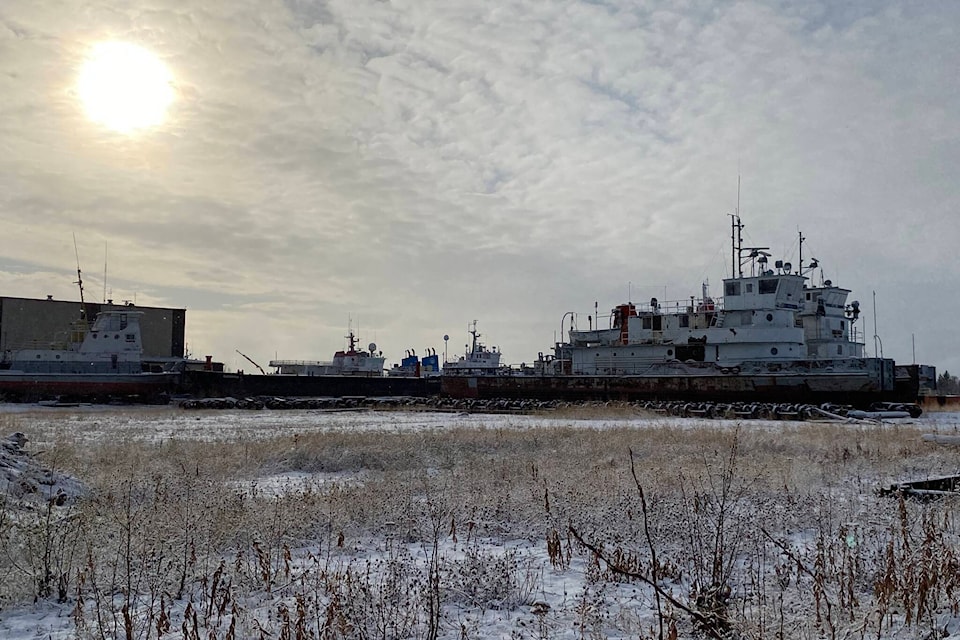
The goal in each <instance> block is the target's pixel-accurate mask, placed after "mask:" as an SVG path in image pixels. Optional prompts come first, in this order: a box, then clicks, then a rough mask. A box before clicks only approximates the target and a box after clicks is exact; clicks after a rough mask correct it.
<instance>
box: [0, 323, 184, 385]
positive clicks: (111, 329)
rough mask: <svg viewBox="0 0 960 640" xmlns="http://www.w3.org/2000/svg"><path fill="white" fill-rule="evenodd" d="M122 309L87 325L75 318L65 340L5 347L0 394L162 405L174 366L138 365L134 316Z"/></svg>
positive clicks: (174, 376)
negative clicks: (133, 401)
mask: <svg viewBox="0 0 960 640" xmlns="http://www.w3.org/2000/svg"><path fill="white" fill-rule="evenodd" d="M142 315H143V313H142V312H140V311H135V310H133V309H131V308H130V307H129V306H128V307H122V308H118V309H106V310H103V311H101V312H100V313H98V314H97V317H96V319H95V320H94V322H93V324H92V325H91V324H89V323H88V322H87V320H86V319H85V318H84V317H83V316H82V315H81V318H80V320H79V321H77V322H76V323H74V325H73V327H71V330H70V332H69V335H68V337H67V339H66V340H65V342H63V343H61V344H54V345H48V346H44V347H42V348H37V347H32V348H22V349H11V350H9V351H6V352H4V354H3V357H2V359H0V396H3V397H4V398H5V399H7V400H27V401H29V400H47V399H60V400H68V399H69V400H89V401H103V400H128V401H129V400H135V401H138V402H152V401H162V400H164V399H166V398H167V397H168V394H170V393H172V392H173V391H174V390H175V387H176V384H177V382H178V381H179V376H180V373H179V371H177V370H176V369H177V367H176V363H171V364H170V365H168V368H167V369H166V370H164V369H162V368H161V367H159V366H150V365H147V364H146V363H144V362H143V360H142V355H143V346H142V341H141V332H140V318H141V316H142Z"/></svg>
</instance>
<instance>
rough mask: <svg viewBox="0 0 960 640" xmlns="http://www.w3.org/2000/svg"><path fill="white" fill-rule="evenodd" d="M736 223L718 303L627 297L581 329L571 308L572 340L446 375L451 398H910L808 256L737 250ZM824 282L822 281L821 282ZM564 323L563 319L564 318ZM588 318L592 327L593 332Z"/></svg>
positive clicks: (735, 219)
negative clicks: (508, 364) (525, 362)
mask: <svg viewBox="0 0 960 640" xmlns="http://www.w3.org/2000/svg"><path fill="white" fill-rule="evenodd" d="M743 228H744V225H743V224H742V223H741V222H740V218H739V216H738V215H732V216H731V243H732V245H733V246H732V248H731V271H732V276H731V277H730V278H726V279H724V281H723V297H722V299H714V298H712V297H711V296H710V295H709V292H708V288H707V285H706V284H704V285H703V288H702V292H701V296H700V298H699V299H697V298H696V297H695V296H691V297H690V298H689V299H687V300H683V301H675V302H661V301H659V300H657V299H656V298H652V299H651V300H650V302H649V304H635V303H633V302H629V301H628V302H626V303H623V304H620V305H617V306H616V307H614V308H613V309H612V310H611V312H610V315H609V316H608V317H607V318H606V320H607V323H606V324H607V326H606V327H603V328H601V326H600V325H601V318H600V317H599V315H597V312H596V310H595V311H594V315H593V316H590V317H588V329H586V330H584V329H579V328H578V326H577V324H578V317H577V314H575V313H572V312H570V313H567V314H565V315H564V317H563V321H562V322H561V333H562V329H563V328H564V327H566V326H567V325H566V322H567V321H569V330H568V333H567V336H568V339H567V341H565V342H558V343H556V344H555V345H554V348H553V354H551V355H546V356H544V355H542V354H541V356H540V357H539V359H538V361H537V362H535V363H534V366H532V367H523V368H520V369H507V373H508V375H498V376H484V375H474V376H466V375H459V372H454V374H455V375H447V371H444V376H443V379H442V385H441V388H442V392H443V393H444V394H446V395H450V396H453V397H479V398H485V397H486V398H498V397H499V398H504V397H507V398H539V399H550V398H558V399H621V400H641V399H650V400H691V401H714V402H757V401H760V402H802V403H822V402H836V403H839V404H850V405H861V406H862V405H869V404H871V403H873V402H875V401H881V400H882V401H897V402H913V401H915V400H916V393H915V390H912V391H911V390H910V389H905V388H903V387H902V386H900V387H898V386H897V384H896V377H897V376H896V373H895V363H894V361H893V360H892V359H888V358H877V357H873V358H867V357H864V344H863V340H862V334H860V333H858V331H857V330H856V328H855V323H856V321H857V319H858V318H859V315H860V306H859V303H858V302H857V301H854V302H851V303H849V304H847V302H846V299H847V295H848V294H849V293H850V291H849V290H847V289H842V288H840V287H837V286H834V285H833V283H832V282H831V281H830V280H822V281H821V284H820V285H818V286H812V287H811V286H808V285H807V281H808V280H809V277H808V276H809V275H810V274H812V272H813V271H814V269H816V268H817V267H818V266H819V265H818V263H817V261H816V260H811V261H810V262H809V263H807V264H804V263H803V257H802V256H803V254H802V241H803V237H802V236H801V254H800V261H799V265H798V267H797V268H796V269H794V267H793V265H791V264H790V263H789V262H784V261H781V260H777V261H775V262H774V263H773V265H772V266H771V264H770V260H769V257H770V255H771V254H770V253H769V252H768V251H767V249H768V247H744V246H743V242H742V230H743ZM821 278H822V275H821ZM568 319H569V320H568ZM594 322H595V323H596V326H594Z"/></svg>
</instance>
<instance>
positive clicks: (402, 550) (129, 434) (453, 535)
mask: <svg viewBox="0 0 960 640" xmlns="http://www.w3.org/2000/svg"><path fill="white" fill-rule="evenodd" d="M14 432H22V433H24V434H25V435H26V437H27V439H28V442H27V444H26V445H25V446H24V448H23V451H24V452H27V453H29V454H30V455H29V456H20V457H19V458H16V457H15V456H14V457H11V456H10V455H8V456H7V458H5V459H4V460H5V464H6V468H7V469H8V474H7V476H6V478H7V481H8V484H9V483H12V482H13V481H14V480H15V481H16V485H17V486H19V487H21V488H20V489H19V490H14V489H13V484H9V486H8V491H7V495H8V498H7V499H6V500H5V501H4V503H3V508H2V509H0V544H2V545H3V549H2V551H0V554H2V556H3V558H2V559H0V572H2V573H0V638H5V639H10V640H20V639H25V638H88V637H89V638H94V637H96V638H114V637H116V638H125V637H131V638H132V637H136V638H157V637H175V638H180V637H184V638H193V637H197V638H247V637H255V638H261V637H262V638H290V639H291V640H292V639H294V638H406V637H410V638H432V637H437V638H458V639H466V638H571V639H572V638H605V637H618V638H620V637H624V638H625V637H630V638H656V637H659V636H660V634H661V633H663V637H667V636H669V635H670V633H671V627H675V628H676V630H677V633H678V634H679V637H690V636H692V635H694V634H696V633H702V632H703V628H704V627H703V624H699V625H698V624H697V622H696V618H697V616H701V617H702V616H704V615H706V614H705V613H704V612H709V611H710V610H711V609H710V607H709V606H708V605H709V604H710V603H711V602H712V603H714V604H719V605H722V609H723V614H724V615H723V619H724V620H725V623H724V624H725V625H727V626H728V627H729V632H730V633H732V634H734V635H735V636H739V637H751V638H777V637H782V638H793V637H796V638H806V637H854V636H855V637H861V636H863V635H866V636H867V637H874V638H880V639H881V640H883V639H891V638H914V637H916V638H920V637H924V638H926V637H941V638H942V637H951V638H960V625H958V622H957V619H956V618H955V615H954V614H955V612H956V608H957V607H958V605H960V569H957V567H960V546H958V545H960V531H958V527H960V524H956V525H955V524H954V520H955V515H957V514H955V511H954V505H953V501H950V500H941V501H937V502H935V503H913V502H911V501H903V502H900V501H898V500H897V499H896V498H890V497H881V496H879V495H878V494H877V492H876V489H878V488H880V487H882V486H884V485H885V484H888V483H889V481H890V480H897V479H903V477H904V476H909V477H910V478H911V479H916V478H917V477H923V476H924V475H925V474H926V475H931V476H933V475H943V474H945V473H949V472H960V468H958V467H960V465H958V462H960V456H958V454H957V451H960V449H956V450H955V449H954V448H953V447H950V446H942V445H940V446H938V445H936V444H933V443H930V442H924V441H923V438H922V436H923V434H931V433H933V434H939V435H947V436H949V435H955V434H956V435H960V414H956V413H928V414H926V415H925V416H923V417H921V418H919V419H917V420H900V421H893V422H888V423H883V424H873V423H866V422H850V423H842V424H812V423H800V422H781V421H748V422H740V421H730V420H700V419H680V418H672V417H670V418H668V417H651V416H644V415H634V414H631V413H630V412H624V411H615V412H610V413H609V414H608V415H605V414H604V412H603V411H600V410H597V411H593V412H591V413H589V414H584V415H576V414H574V415H564V416H557V415H546V414H544V415H478V414H472V415H467V414H450V413H418V412H394V411H387V412H377V411H339V412H320V411H273V412H271V411H209V412H207V411H182V410H179V409H175V408H156V407H127V408H116V407H100V406H83V407H69V408H54V407H37V406H31V405H0V436H6V435H7V434H12V433H14ZM14 453H16V452H14ZM11 455H12V454H11ZM631 456H633V458H631ZM631 460H634V461H635V462H636V467H635V468H634V469H633V471H632V472H631V466H630V464H631ZM0 466H2V464H0ZM51 467H53V469H51ZM633 473H636V474H637V477H636V480H635V479H634V477H633ZM44 474H46V475H44ZM51 474H53V475H51ZM57 474H61V475H57ZM2 478H3V477H0V483H2ZM44 478H46V479H44ZM50 478H53V479H52V480H51V479H50ZM30 483H33V484H32V485H31V484H30ZM21 485H22V486H21ZM637 485H641V486H642V487H643V488H644V491H645V495H644V498H645V499H646V501H647V504H646V505H644V503H642V502H641V501H640V500H639V491H638V487H637ZM31 486H32V487H33V488H32V489H31ZM0 488H2V486H0ZM57 491H59V492H60V493H61V494H62V497H61V499H60V500H59V501H50V500H45V498H47V497H50V496H55V495H56V493H57ZM45 492H46V493H45ZM644 515H645V516H646V517H644ZM648 531H649V538H648V537H647V532H648ZM578 534H579V535H582V536H583V538H584V541H585V542H587V543H588V544H591V545H596V546H597V547H598V548H602V556H601V557H600V558H599V559H598V557H597V556H596V555H595V554H593V553H591V552H590V551H588V550H587V548H586V547H585V546H584V545H582V544H580V543H579V542H577V540H576V535H578ZM717 545H719V547H720V549H719V552H717V553H715V552H714V549H715V548H716V547H717ZM923 549H928V550H929V553H924V552H923ZM653 554H657V556H658V558H657V563H656V564H654V563H653V562H652V556H653ZM930 554H933V555H932V556H931V555H930ZM954 554H956V555H955V556H954ZM604 558H605V559H604ZM714 560H716V561H718V562H719V563H720V564H721V565H722V566H720V567H719V569H717V568H716V567H712V566H711V563H712V562H713V561H714ZM607 561H609V562H610V563H612V564H613V565H614V566H615V570H611V569H610V567H609V566H608V564H607ZM715 571H716V573H715ZM949 571H953V572H954V574H956V575H947V574H948V572H949ZM631 572H632V573H635V574H637V576H635V577H633V578H630V577H628V576H627V575H625V574H626V573H631ZM715 576H719V577H720V578H722V580H721V581H720V582H722V584H717V585H711V584H708V583H709V582H710V578H713V577H715ZM651 577H652V578H654V582H656V583H657V584H658V585H659V586H660V588H661V591H660V592H659V594H658V593H657V592H656V591H655V590H654V589H653V588H651V586H650V584H649V583H648V580H649V579H650V578H651ZM711 586H716V587H717V591H716V592H715V593H714V592H710V591H709V589H710V587H711ZM955 587H956V589H955ZM698 589H699V591H698ZM911 593H912V594H914V596H913V599H912V600H911V596H910V595H909V594H911ZM711 594H712V595H711ZM658 596H659V597H658ZM711 598H712V599H711ZM918 599H919V600H920V601H919V602H918ZM688 609H689V610H688ZM658 610H659V611H661V613H662V615H659V616H658V614H657V612H658ZM818 620H819V621H818ZM661 621H662V624H663V626H662V627H661ZM698 629H700V631H698ZM951 634H952V635H951Z"/></svg>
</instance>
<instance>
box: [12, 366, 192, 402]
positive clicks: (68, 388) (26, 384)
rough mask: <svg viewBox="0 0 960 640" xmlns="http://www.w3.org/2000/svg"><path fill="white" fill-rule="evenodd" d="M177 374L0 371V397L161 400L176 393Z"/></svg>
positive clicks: (21, 399) (14, 398)
mask: <svg viewBox="0 0 960 640" xmlns="http://www.w3.org/2000/svg"><path fill="white" fill-rule="evenodd" d="M179 377H180V376H179V374H176V373H130V374H97V373H24V372H19V371H9V370H8V371H0V397H2V398H3V399H5V400H8V401H36V400H47V399H51V398H59V399H70V400H88V401H100V400H110V399H117V400H137V401H140V402H154V401H160V400H162V399H164V398H166V397H168V396H169V394H171V393H173V392H175V391H176V390H177V386H178V383H179Z"/></svg>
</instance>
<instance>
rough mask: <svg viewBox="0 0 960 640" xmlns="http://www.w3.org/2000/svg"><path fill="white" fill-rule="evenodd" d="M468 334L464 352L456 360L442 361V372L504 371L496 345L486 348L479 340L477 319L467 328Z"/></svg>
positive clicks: (452, 373) (466, 373)
mask: <svg viewBox="0 0 960 640" xmlns="http://www.w3.org/2000/svg"><path fill="white" fill-rule="evenodd" d="M467 331H468V333H469V334H470V344H468V345H465V348H464V354H463V355H462V356H460V357H459V358H457V359H456V360H452V361H448V362H444V363H443V371H444V373H449V374H450V375H456V376H464V375H471V374H473V375H477V374H479V375H495V374H497V373H500V372H504V371H505V370H506V369H507V368H506V366H505V365H503V364H501V363H500V358H501V357H502V355H503V354H502V353H501V352H500V350H499V349H498V348H497V347H493V348H488V347H487V346H486V345H484V344H483V342H481V341H480V332H478V331H477V321H476V320H474V321H473V323H472V324H471V325H470V327H469V328H468V329H467Z"/></svg>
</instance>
